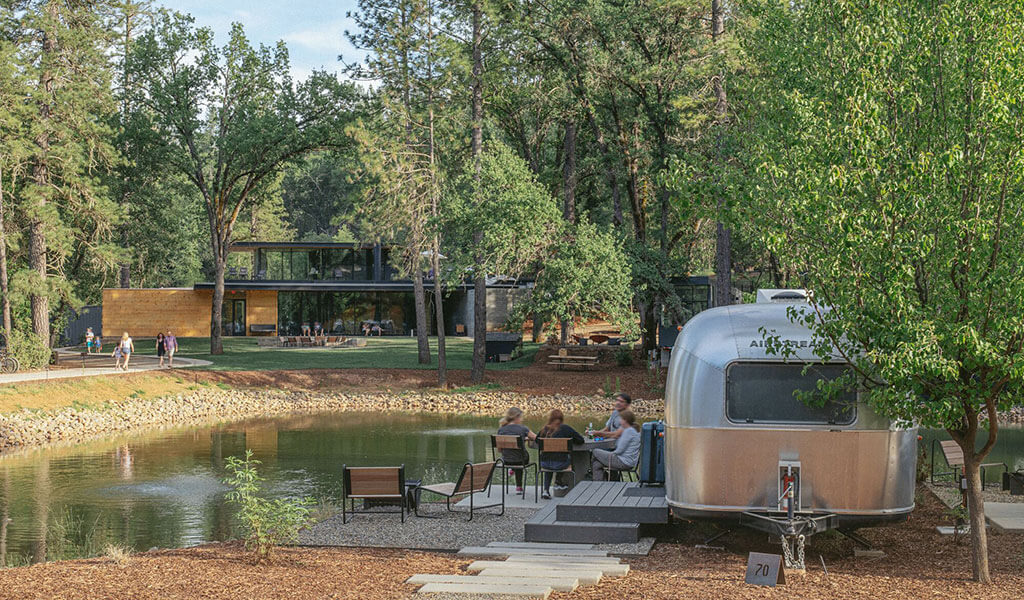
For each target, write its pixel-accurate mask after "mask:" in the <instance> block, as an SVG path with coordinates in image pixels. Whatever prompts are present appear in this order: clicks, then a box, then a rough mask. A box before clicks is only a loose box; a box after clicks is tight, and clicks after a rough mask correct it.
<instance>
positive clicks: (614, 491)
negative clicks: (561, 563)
mask: <svg viewBox="0 0 1024 600" xmlns="http://www.w3.org/2000/svg"><path fill="white" fill-rule="evenodd" d="M668 514H669V513H668V502H667V501H666V500H665V494H664V489H662V488H640V487H639V484H637V483H633V482H617V481H582V482H580V483H579V484H578V485H577V486H576V487H574V488H573V489H572V490H571V491H570V492H569V493H568V494H567V495H566V496H565V497H564V498H555V499H552V500H551V502H549V503H548V504H547V506H545V507H544V508H542V509H541V510H540V511H539V512H538V513H537V514H536V515H534V516H533V518H531V519H530V520H529V521H527V522H526V541H528V542H574V543H591V544H594V543H608V544H610V543H631V542H636V541H638V540H639V539H640V525H641V524H642V523H667V522H668Z"/></svg>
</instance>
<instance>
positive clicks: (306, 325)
mask: <svg viewBox="0 0 1024 600" xmlns="http://www.w3.org/2000/svg"><path fill="white" fill-rule="evenodd" d="M302 335H305V336H308V335H309V323H303V324H302Z"/></svg>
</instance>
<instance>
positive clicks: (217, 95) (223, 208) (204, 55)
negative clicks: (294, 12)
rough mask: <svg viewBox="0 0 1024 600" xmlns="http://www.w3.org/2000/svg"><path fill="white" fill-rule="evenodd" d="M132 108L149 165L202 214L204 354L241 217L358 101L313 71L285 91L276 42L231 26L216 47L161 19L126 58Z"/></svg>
mask: <svg viewBox="0 0 1024 600" xmlns="http://www.w3.org/2000/svg"><path fill="white" fill-rule="evenodd" d="M127 64H128V70H129V72H130V73H131V77H132V79H133V80H134V81H135V82H137V85H138V87H139V90H140V91H139V93H138V97H137V98H133V100H132V103H131V104H132V106H136V107H138V116H137V118H139V119H141V120H144V121H148V123H149V125H150V127H151V128H152V130H153V131H154V132H156V133H157V134H158V135H157V136H155V139H154V140H153V144H152V146H151V150H152V151H153V152H154V153H156V159H157V160H161V161H163V162H164V163H165V164H167V165H169V168H171V169H173V170H174V171H176V172H177V173H180V174H181V175H182V176H183V177H185V178H187V179H188V180H189V181H190V182H191V183H192V184H193V185H194V186H195V188H196V190H197V192H198V194H199V196H200V197H201V198H202V202H203V205H204V206H205V209H206V216H207V221H208V224H209V230H210V249H211V251H212V254H213V264H214V282H215V286H214V294H213V306H212V309H211V313H212V314H211V327H210V352H211V353H213V354H220V353H222V352H223V345H222V341H221V321H222V314H221V313H222V303H223V300H224V271H225V266H226V264H227V256H228V250H229V248H230V245H231V241H232V239H233V235H234V230H235V224H236V222H237V220H238V217H239V215H240V214H241V212H242V210H243V209H244V208H245V207H246V206H247V205H248V204H249V203H250V202H251V201H252V199H253V197H254V195H256V194H258V193H259V192H260V190H261V189H262V188H264V186H266V185H267V184H268V183H269V182H270V181H271V180H273V178H274V176H276V175H277V174H278V173H279V172H280V171H281V169H282V168H283V167H284V166H285V165H287V164H289V163H292V162H295V161H297V160H299V159H301V158H302V157H303V156H304V155H306V154H308V153H309V152H311V151H314V150H317V149H324V148H328V147H333V146H336V145H341V144H344V143H345V139H346V138H345V137H344V136H343V135H342V133H343V131H344V128H345V125H346V124H347V123H348V122H349V120H350V119H351V115H352V112H353V110H354V108H355V107H356V105H357V104H358V101H359V94H358V93H357V91H356V89H355V87H354V86H353V85H351V84H347V83H346V84H343V83H341V82H339V81H338V79H337V78H336V77H334V76H331V75H329V74H327V73H323V72H315V73H313V74H312V75H311V76H310V77H309V78H308V79H307V80H305V81H303V82H299V83H295V82H293V81H292V79H291V75H290V74H289V67H288V52H287V50H286V48H285V47H284V45H283V43H279V44H278V45H277V46H276V47H273V48H270V47H267V46H260V47H259V48H253V47H252V45H251V44H250V43H249V41H248V39H246V37H245V34H244V32H243V30H242V27H241V25H239V24H235V25H234V26H233V27H232V29H231V34H230V36H229V39H228V42H227V43H226V44H225V45H224V47H222V48H218V47H216V46H215V45H214V43H213V35H212V32H211V31H210V30H209V29H205V28H196V27H195V26H194V22H193V19H192V18H191V17H186V16H182V15H179V14H174V13H167V12H163V13H161V14H160V16H159V17H158V18H157V20H156V22H155V24H154V25H153V27H152V28H150V29H149V30H148V31H146V32H145V33H144V34H143V35H142V36H140V37H139V38H138V40H137V41H136V43H135V46H134V48H133V50H132V52H131V53H130V54H129V56H128V60H127Z"/></svg>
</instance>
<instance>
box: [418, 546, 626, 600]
mask: <svg viewBox="0 0 1024 600" xmlns="http://www.w3.org/2000/svg"><path fill="white" fill-rule="evenodd" d="M459 555H460V556H483V557H487V558H492V559H494V558H504V559H505V560H503V561H499V560H478V561H474V562H473V563H472V564H470V565H469V566H468V567H467V568H466V571H467V572H469V573H475V575H458V574H456V575H444V574H441V575H438V574H427V573H422V574H417V575H413V576H412V577H410V578H409V579H408V580H407V581H406V583H410V584H414V585H419V586H421V587H420V589H419V590H418V592H417V593H418V594H445V595H447V596H454V597H460V598H466V599H467V600H468V599H469V598H474V599H475V598H495V597H506V596H507V597H518V598H541V599H544V598H547V597H548V596H549V595H550V594H551V593H552V592H574V591H576V589H577V588H579V587H580V586H592V585H597V584H598V583H599V582H600V581H601V579H602V578H603V577H625V576H626V574H628V573H629V565H628V564H625V563H622V562H621V561H620V560H619V559H617V558H613V557H610V556H608V554H607V553H606V552H603V551H600V550H595V549H594V546H592V545H590V544H539V543H529V542H523V543H507V542H493V543H491V544H488V545H487V546H478V547H470V548H463V549H462V550H460V551H459Z"/></svg>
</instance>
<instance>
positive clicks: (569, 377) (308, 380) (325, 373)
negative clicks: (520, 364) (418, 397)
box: [182, 362, 665, 398]
mask: <svg viewBox="0 0 1024 600" xmlns="http://www.w3.org/2000/svg"><path fill="white" fill-rule="evenodd" d="M182 376H183V377H187V378H188V380H189V381H192V380H194V379H196V378H198V380H199V381H211V382H216V383H227V384H229V385H234V386H242V387H265V386H269V387H275V388H280V389H294V390H314V391H315V390H326V389H334V390H360V391H378V390H409V389H413V390H415V389H429V388H434V387H436V386H437V374H436V373H435V372H434V371H428V370H416V369H310V370H304V371H190V372H188V373H187V374H182ZM449 378H450V380H451V382H452V385H454V386H457V387H462V386H467V385H470V381H469V371H451V372H450V375H449ZM486 382H487V383H488V384H497V385H498V386H500V389H503V390H506V391H516V392H520V393H524V394H572V395H590V394H600V393H604V392H605V391H606V389H607V390H612V391H615V390H622V391H625V392H627V393H629V394H630V395H632V396H633V397H635V398H661V397H662V395H663V394H664V385H665V375H664V371H662V372H661V373H660V374H656V373H655V374H652V373H649V372H648V371H647V369H646V368H645V367H636V366H634V367H619V366H610V365H599V366H598V367H597V368H595V369H594V370H592V371H559V370H557V369H555V368H554V367H549V366H548V365H546V364H544V363H543V362H537V363H534V364H533V365H530V366H528V367H524V368H522V369H516V370H514V371H488V372H487V378H486Z"/></svg>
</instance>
